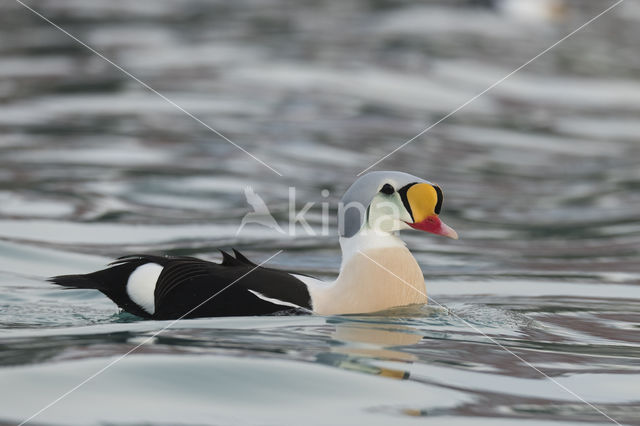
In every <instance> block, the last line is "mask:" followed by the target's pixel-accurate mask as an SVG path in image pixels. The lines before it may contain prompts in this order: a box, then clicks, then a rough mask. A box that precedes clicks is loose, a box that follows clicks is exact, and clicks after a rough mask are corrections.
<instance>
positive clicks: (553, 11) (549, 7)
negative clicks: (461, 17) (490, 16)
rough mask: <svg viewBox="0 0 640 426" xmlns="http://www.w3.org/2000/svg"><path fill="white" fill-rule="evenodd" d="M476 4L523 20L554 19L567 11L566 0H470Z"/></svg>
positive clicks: (559, 17)
mask: <svg viewBox="0 0 640 426" xmlns="http://www.w3.org/2000/svg"><path fill="white" fill-rule="evenodd" d="M470 3H471V4H472V5H474V6H480V7H487V8H490V9H492V10H495V11H496V12H498V13H500V14H502V15H504V16H506V17H509V18H513V19H518V20H522V21H531V22H535V21H554V20H558V19H561V18H562V17H563V16H564V15H565V14H566V12H567V5H566V3H565V1H564V0H470Z"/></svg>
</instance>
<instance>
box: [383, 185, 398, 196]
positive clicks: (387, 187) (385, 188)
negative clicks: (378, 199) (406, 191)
mask: <svg viewBox="0 0 640 426" xmlns="http://www.w3.org/2000/svg"><path fill="white" fill-rule="evenodd" d="M380 192H382V193H383V194H386V195H391V194H393V193H394V192H396V190H395V189H393V186H391V185H389V184H388V183H385V184H384V186H383V187H382V188H380Z"/></svg>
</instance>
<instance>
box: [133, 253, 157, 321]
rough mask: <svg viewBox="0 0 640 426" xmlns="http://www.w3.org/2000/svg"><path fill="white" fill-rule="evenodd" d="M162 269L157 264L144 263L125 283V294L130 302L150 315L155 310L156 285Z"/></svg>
mask: <svg viewBox="0 0 640 426" xmlns="http://www.w3.org/2000/svg"><path fill="white" fill-rule="evenodd" d="M162 269H163V267H162V266H161V265H158V264H157V263H145V264H144V265H142V266H139V267H137V268H136V270H135V271H133V273H131V275H129V280H128V281H127V294H128V295H129V297H130V298H131V300H133V301H134V303H135V304H136V305H138V306H140V307H141V308H142V309H144V310H145V311H147V312H149V313H150V314H153V313H154V312H155V310H156V307H155V291H156V283H157V282H158V277H159V276H160V273H161V272H162Z"/></svg>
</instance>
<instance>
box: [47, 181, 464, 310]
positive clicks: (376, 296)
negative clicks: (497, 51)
mask: <svg viewBox="0 0 640 426" xmlns="http://www.w3.org/2000/svg"><path fill="white" fill-rule="evenodd" d="M442 199H443V194H442V190H441V189H440V188H439V187H438V186H437V185H434V184H432V183H431V182H428V181H426V180H424V179H421V178H418V177H415V176H412V175H410V174H407V173H402V172H388V171H387V172H372V173H368V174H366V175H364V176H362V177H360V178H359V179H358V180H357V181H356V182H355V183H354V184H353V185H351V187H349V189H348V190H347V192H346V193H345V194H344V196H343V198H342V201H341V203H340V208H339V221H338V222H339V228H340V229H339V231H340V246H341V248H342V264H341V267H340V273H339V275H338V277H337V278H336V280H335V281H333V282H324V281H321V280H318V279H316V278H313V277H310V276H305V275H301V274H295V273H291V272H286V271H282V270H278V269H272V268H267V267H263V266H260V265H256V264H255V263H253V262H252V261H250V260H249V259H247V258H246V257H245V256H244V255H242V254H241V253H240V252H238V251H236V250H233V252H234V256H232V255H230V254H228V253H226V252H222V255H223V258H222V262H221V263H215V262H209V261H205V260H200V259H196V258H192V257H178V256H164V257H163V256H152V255H131V256H125V257H121V258H119V259H118V260H116V261H115V262H114V263H112V264H111V266H110V267H109V268H107V269H104V270H101V271H97V272H93V273H90V274H86V275H63V276H57V277H53V278H51V279H50V281H51V282H53V283H55V284H58V285H61V286H64V287H67V288H79V289H96V290H99V291H101V292H102V293H103V294H105V295H106V296H107V297H108V298H110V299H111V300H112V301H113V302H115V303H116V304H117V305H118V306H119V307H120V308H121V309H123V310H125V311H127V312H129V313H132V314H134V315H137V316H140V317H143V318H150V319H177V318H197V317H218V316H245V315H266V314H274V313H277V312H282V311H286V310H290V309H292V308H297V309H302V310H303V311H311V312H312V313H316V314H320V315H333V314H357V313H370V312H377V311H383V310H386V309H389V308H392V307H397V306H405V305H413V304H425V303H427V293H426V286H425V282H424V276H423V274H422V270H421V269H420V266H418V263H417V262H416V260H415V259H414V257H413V256H412V255H411V252H410V251H409V250H408V249H407V247H406V246H405V244H404V242H403V241H402V240H400V238H399V237H398V231H400V230H403V229H418V230H421V231H426V232H430V233H433V234H437V235H443V236H446V237H450V238H454V239H457V238H458V235H457V234H456V232H455V231H454V230H453V229H452V228H450V227H449V226H447V225H445V224H444V223H443V222H442V221H441V220H440V218H439V217H438V215H439V213H440V209H441V208H442Z"/></svg>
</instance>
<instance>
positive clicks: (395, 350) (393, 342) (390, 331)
mask: <svg viewBox="0 0 640 426" xmlns="http://www.w3.org/2000/svg"><path fill="white" fill-rule="evenodd" d="M328 323H334V325H335V330H334V331H333V332H332V333H331V337H332V339H333V340H336V341H339V342H340V343H342V344H341V345H335V346H332V347H331V352H324V353H320V354H318V355H317V356H316V362H318V363H320V364H325V365H330V366H332V367H338V368H341V369H343V370H350V371H357V372H359V373H366V374H373V375H376V376H383V377H388V378H392V379H400V380H403V379H408V378H409V375H410V372H409V371H408V370H400V369H393V368H388V367H382V366H379V365H375V364H373V363H372V361H392V362H401V363H412V362H414V361H416V359H417V358H416V356H415V355H414V354H412V353H409V352H405V351H402V350H401V349H400V347H401V346H409V345H415V344H416V343H418V342H420V341H421V340H422V334H421V333H420V331H419V330H418V329H415V328H413V327H409V326H406V325H402V324H389V323H378V324H376V323H370V322H361V321H353V322H352V321H349V320H348V319H344V318H339V319H330V320H328Z"/></svg>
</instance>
